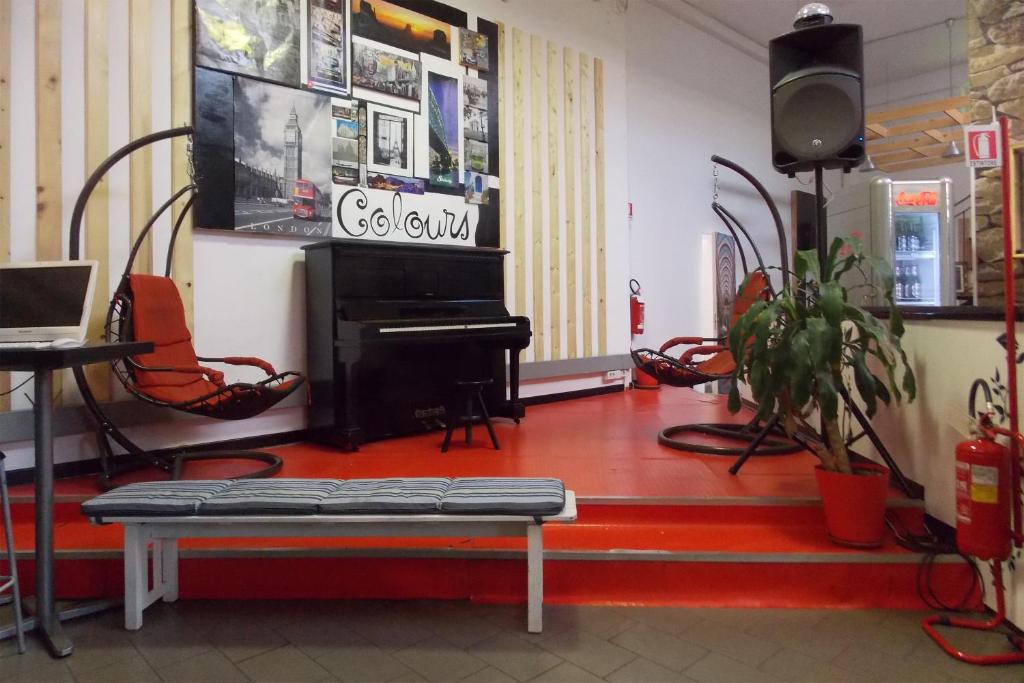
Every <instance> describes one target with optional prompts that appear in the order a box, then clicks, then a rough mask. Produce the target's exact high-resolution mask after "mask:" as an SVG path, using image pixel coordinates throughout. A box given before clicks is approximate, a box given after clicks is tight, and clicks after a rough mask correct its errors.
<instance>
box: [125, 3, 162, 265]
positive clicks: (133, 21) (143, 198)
mask: <svg viewBox="0 0 1024 683" xmlns="http://www.w3.org/2000/svg"><path fill="white" fill-rule="evenodd" d="M129 12H130V14H129V26H130V31H131V33H130V35H129V46H130V47H129V60H130V62H129V65H128V66H129V74H130V83H129V92H130V93H131V98H132V100H131V111H130V117H131V118H130V121H131V124H130V130H131V137H132V140H136V139H138V138H141V137H142V136H143V135H147V134H149V133H152V132H153V110H152V102H151V101H152V81H153V56H152V52H151V51H150V42H151V41H150V37H151V36H152V32H153V21H152V19H153V6H152V4H151V3H149V2H145V1H142V2H139V1H138V0H136V1H135V2H130V3H129ZM128 161H129V163H130V168H131V183H132V195H131V231H130V233H131V238H132V242H133V243H134V242H135V239H136V238H137V237H138V236H139V233H140V232H142V228H143V226H144V225H145V224H146V221H147V220H149V217H150V215H151V214H152V213H153V151H152V148H151V147H143V148H142V149H140V150H138V151H137V152H134V153H133V154H132V156H131V158H129V160H128ZM132 272H135V273H151V272H153V239H152V235H150V236H148V237H147V238H146V241H145V243H144V244H143V245H142V248H141V249H139V254H138V256H137V257H136V259H135V265H134V267H133V268H132ZM161 272H162V270H161Z"/></svg>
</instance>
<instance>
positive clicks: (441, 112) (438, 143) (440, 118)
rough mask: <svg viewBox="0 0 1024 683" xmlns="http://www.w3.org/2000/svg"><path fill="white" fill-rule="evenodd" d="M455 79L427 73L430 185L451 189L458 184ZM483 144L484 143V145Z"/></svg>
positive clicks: (458, 165)
mask: <svg viewBox="0 0 1024 683" xmlns="http://www.w3.org/2000/svg"><path fill="white" fill-rule="evenodd" d="M459 99H460V98H459V81H458V80H457V79H455V78H452V77H451V76H445V75H444V74H439V73H434V72H433V71H429V72H427V110H426V112H425V114H426V116H427V133H428V135H429V136H430V139H429V154H430V184H431V185H436V186H438V187H444V188H453V187H459V185H460V184H461V180H462V179H461V178H459V173H460V170H461V169H460V160H461V158H460V153H459V139H460V138H461V137H462V126H461V122H460V120H459V117H460V115H461V114H462V112H461V111H460V108H459ZM485 147H486V145H485Z"/></svg>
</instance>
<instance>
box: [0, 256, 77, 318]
mask: <svg viewBox="0 0 1024 683" xmlns="http://www.w3.org/2000/svg"><path fill="white" fill-rule="evenodd" d="M91 270H92V266H91V265H90V264H88V263H83V264H82V265H80V266H78V265H74V266H52V267H46V266H44V267H39V268H16V267H15V268H0V329H3V328H30V327H37V328H38V327H77V326H78V325H79V324H81V322H82V311H83V308H84V306H85V303H86V293H87V291H88V288H89V277H90V274H91Z"/></svg>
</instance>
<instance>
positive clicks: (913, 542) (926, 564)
mask: <svg viewBox="0 0 1024 683" xmlns="http://www.w3.org/2000/svg"><path fill="white" fill-rule="evenodd" d="M885 523H886V525H887V526H888V527H889V530H890V531H892V533H893V536H895V538H896V543H897V544H899V545H900V547H902V548H906V549H907V550H909V551H911V552H915V553H921V554H922V555H923V556H924V557H922V559H921V564H920V565H919V566H918V569H917V578H916V580H915V588H916V590H917V596H918V597H919V598H920V599H921V602H923V603H924V604H926V605H928V607H929V608H931V609H935V610H940V611H943V612H976V611H977V610H978V608H979V607H982V606H983V605H984V604H985V582H984V581H983V580H982V577H981V569H979V567H978V563H977V562H976V561H975V560H974V558H972V557H970V556H968V555H964V554H963V553H961V552H960V551H959V550H958V549H957V548H956V545H955V544H954V543H950V542H948V541H945V540H943V539H941V538H940V537H939V536H938V535H936V534H935V533H934V532H933V531H932V530H931V529H929V528H928V522H927V521H925V523H924V529H925V533H923V534H914V533H911V532H910V530H908V529H907V528H906V526H905V525H904V524H903V523H902V522H901V521H900V520H899V519H898V518H897V517H896V515H894V514H892V513H891V512H889V513H886V516H885ZM939 555H959V556H960V558H962V559H963V561H964V562H965V563H966V564H967V566H968V567H970V570H971V584H970V586H968V588H967V591H966V592H965V593H964V595H963V597H961V598H960V599H959V600H957V601H956V602H955V603H952V604H951V603H947V602H945V601H943V600H942V598H940V597H939V596H938V595H937V594H936V593H935V589H934V588H933V585H932V572H933V570H934V567H935V560H936V558H938V556H939ZM975 595H977V596H978V597H977V600H976V601H974V600H972V598H973V597H974V596H975ZM972 603H974V604H972Z"/></svg>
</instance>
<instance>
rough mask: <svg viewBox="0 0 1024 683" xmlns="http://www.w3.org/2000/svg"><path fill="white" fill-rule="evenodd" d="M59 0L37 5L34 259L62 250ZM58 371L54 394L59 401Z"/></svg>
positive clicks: (57, 257)
mask: <svg viewBox="0 0 1024 683" xmlns="http://www.w3.org/2000/svg"><path fill="white" fill-rule="evenodd" d="M60 55H61V0H38V1H37V4H36V260H39V261H60V260H61V259H63V258H64V253H63V243H64V240H63V237H64V235H63V233H64V229H63V228H64V226H63V224H62V223H63V202H62V199H61V193H62V187H61V134H60V131H61V63H60ZM62 379H63V378H62V377H61V375H60V373H54V375H53V394H54V397H55V398H56V402H57V403H58V404H59V403H60V397H61V393H62V384H63V381H62Z"/></svg>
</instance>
